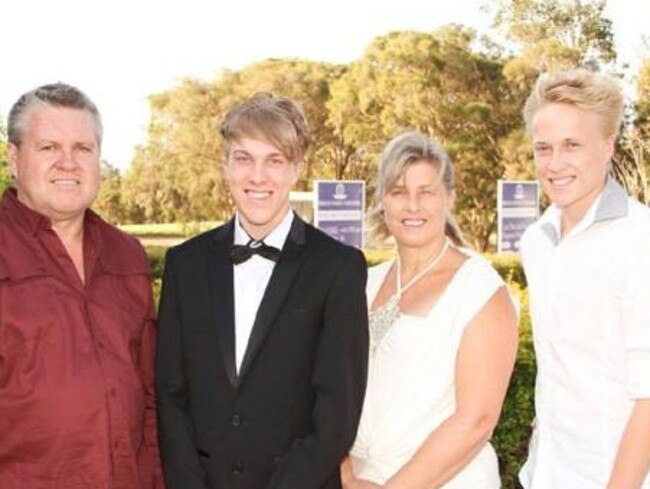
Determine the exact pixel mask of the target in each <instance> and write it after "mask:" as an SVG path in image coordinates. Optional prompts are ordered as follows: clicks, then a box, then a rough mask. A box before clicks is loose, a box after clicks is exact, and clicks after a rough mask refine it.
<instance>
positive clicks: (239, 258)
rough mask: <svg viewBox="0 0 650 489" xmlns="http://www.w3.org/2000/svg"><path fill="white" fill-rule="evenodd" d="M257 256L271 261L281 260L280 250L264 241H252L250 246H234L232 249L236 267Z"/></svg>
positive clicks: (231, 255) (232, 257)
mask: <svg viewBox="0 0 650 489" xmlns="http://www.w3.org/2000/svg"><path fill="white" fill-rule="evenodd" d="M255 254H257V255H260V256H261V257H263V258H266V259H267V260H271V261H278V258H280V250H279V249H277V248H276V247H275V246H269V245H267V244H266V243H264V241H254V240H252V239H251V240H250V241H249V242H248V244H245V245H237V244H234V245H232V247H231V248H230V258H231V259H232V262H233V263H234V264H235V265H239V264H240V263H243V262H245V261H246V260H248V259H249V258H250V257H251V256H253V255H255Z"/></svg>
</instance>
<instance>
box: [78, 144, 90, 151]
mask: <svg viewBox="0 0 650 489" xmlns="http://www.w3.org/2000/svg"><path fill="white" fill-rule="evenodd" d="M77 148H78V149H79V150H80V151H81V152H83V153H92V152H93V147H92V146H90V145H88V144H80V145H79V146H77Z"/></svg>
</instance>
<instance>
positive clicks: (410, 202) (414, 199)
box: [406, 193, 420, 212]
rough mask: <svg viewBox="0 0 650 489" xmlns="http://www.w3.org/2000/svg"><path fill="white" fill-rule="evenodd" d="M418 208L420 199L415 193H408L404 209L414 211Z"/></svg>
mask: <svg viewBox="0 0 650 489" xmlns="http://www.w3.org/2000/svg"><path fill="white" fill-rule="evenodd" d="M419 209H420V199H419V197H418V195H417V194H416V193H413V194H409V195H408V196H407V198H406V210H407V211H410V212H416V211H418V210H419Z"/></svg>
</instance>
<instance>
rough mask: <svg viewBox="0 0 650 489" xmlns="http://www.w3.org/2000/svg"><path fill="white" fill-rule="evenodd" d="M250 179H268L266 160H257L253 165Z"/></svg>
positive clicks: (257, 181)
mask: <svg viewBox="0 0 650 489" xmlns="http://www.w3.org/2000/svg"><path fill="white" fill-rule="evenodd" d="M250 180H251V182H253V183H262V182H264V181H265V180H266V165H265V164H264V161H256V162H255V163H254V164H253V165H252V168H251V173H250Z"/></svg>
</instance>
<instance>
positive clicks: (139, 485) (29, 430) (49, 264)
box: [0, 83, 162, 489]
mask: <svg viewBox="0 0 650 489" xmlns="http://www.w3.org/2000/svg"><path fill="white" fill-rule="evenodd" d="M8 136H9V150H8V157H9V167H10V170H11V172H12V174H13V177H14V187H15V188H10V189H9V190H7V191H6V192H5V194H4V195H3V197H2V199H1V200H0V488H2V489H23V488H24V489H59V488H61V489H63V488H65V489H81V488H83V489H100V488H101V489H145V488H146V489H151V488H158V487H162V482H161V477H160V469H159V461H158V450H157V437H156V430H155V402H154V392H153V376H152V369H153V351H154V344H153V343H154V316H153V304H152V296H151V288H150V281H149V268H148V264H147V259H146V256H145V254H144V251H143V249H142V247H141V246H140V245H139V244H138V242H137V241H136V240H135V239H133V238H130V237H128V236H126V235H125V234H123V233H121V232H120V231H118V230H117V229H115V228H114V227H112V226H110V225H108V224H107V223H106V222H104V221H103V220H102V219H101V218H100V217H99V216H97V215H96V214H95V213H93V212H92V211H91V210H89V207H90V205H91V204H92V202H93V200H94V198H95V196H96V195H97V191H98V188H99V155H100V146H101V138H102V126H101V119H100V116H99V113H98V111H97V108H96V107H95V105H94V104H93V102H92V101H90V100H89V99H88V98H87V97H86V95H84V94H83V93H82V92H80V91H79V90H78V89H76V88H74V87H71V86H69V85H65V84H62V83H57V84H53V85H45V86H42V87H39V88H37V89H35V90H33V91H31V92H28V93H26V94H25V95H23V96H22V97H20V99H19V100H18V101H17V102H16V104H15V105H14V106H13V108H12V109H11V111H10V113H9V120H8Z"/></svg>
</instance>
